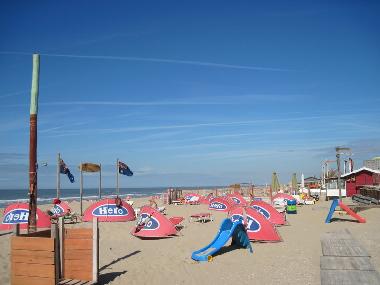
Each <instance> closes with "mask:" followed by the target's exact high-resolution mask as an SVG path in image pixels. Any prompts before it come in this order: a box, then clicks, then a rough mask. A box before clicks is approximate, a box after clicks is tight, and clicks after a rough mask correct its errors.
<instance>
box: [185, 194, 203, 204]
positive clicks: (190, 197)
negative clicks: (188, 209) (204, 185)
mask: <svg viewBox="0 0 380 285" xmlns="http://www.w3.org/2000/svg"><path fill="white" fill-rule="evenodd" d="M201 198H202V196H201V195H199V194H197V193H187V194H186V195H185V196H184V199H185V202H186V203H193V202H199V200H200V199H201Z"/></svg>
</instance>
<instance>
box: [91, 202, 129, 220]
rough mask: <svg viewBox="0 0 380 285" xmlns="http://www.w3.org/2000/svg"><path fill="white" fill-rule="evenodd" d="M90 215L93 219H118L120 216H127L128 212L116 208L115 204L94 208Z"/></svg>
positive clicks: (124, 209) (121, 208)
mask: <svg viewBox="0 0 380 285" xmlns="http://www.w3.org/2000/svg"><path fill="white" fill-rule="evenodd" d="M92 215H93V216H95V217H104V216H114V217H120V216H127V215H128V210H127V209H126V208H124V207H116V205H115V204H109V205H102V206H98V207H96V208H95V209H94V210H93V211H92Z"/></svg>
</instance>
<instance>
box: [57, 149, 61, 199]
mask: <svg viewBox="0 0 380 285" xmlns="http://www.w3.org/2000/svg"><path fill="white" fill-rule="evenodd" d="M60 191H61V154H60V153H58V155H57V198H58V199H59V196H60Z"/></svg>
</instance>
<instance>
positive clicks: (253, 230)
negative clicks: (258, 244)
mask: <svg viewBox="0 0 380 285" xmlns="http://www.w3.org/2000/svg"><path fill="white" fill-rule="evenodd" d="M230 218H231V220H232V221H233V222H235V221H237V220H239V219H240V220H243V223H244V224H245V226H246V229H247V233H248V237H249V239H250V240H255V241H266V242H278V241H282V239H281V237H280V235H279V234H278V232H277V230H276V228H275V227H274V225H273V224H272V223H271V222H269V221H268V220H267V219H266V218H265V217H264V216H263V215H262V214H260V213H259V212H258V211H256V210H254V209H252V208H249V207H248V208H244V207H235V208H233V209H232V210H231V211H230Z"/></svg>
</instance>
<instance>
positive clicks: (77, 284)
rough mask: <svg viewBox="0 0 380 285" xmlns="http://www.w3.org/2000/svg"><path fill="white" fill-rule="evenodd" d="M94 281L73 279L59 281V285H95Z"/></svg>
mask: <svg viewBox="0 0 380 285" xmlns="http://www.w3.org/2000/svg"><path fill="white" fill-rule="evenodd" d="M95 284H96V283H95V282H93V281H83V280H73V279H64V280H61V281H59V283H58V285H95Z"/></svg>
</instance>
